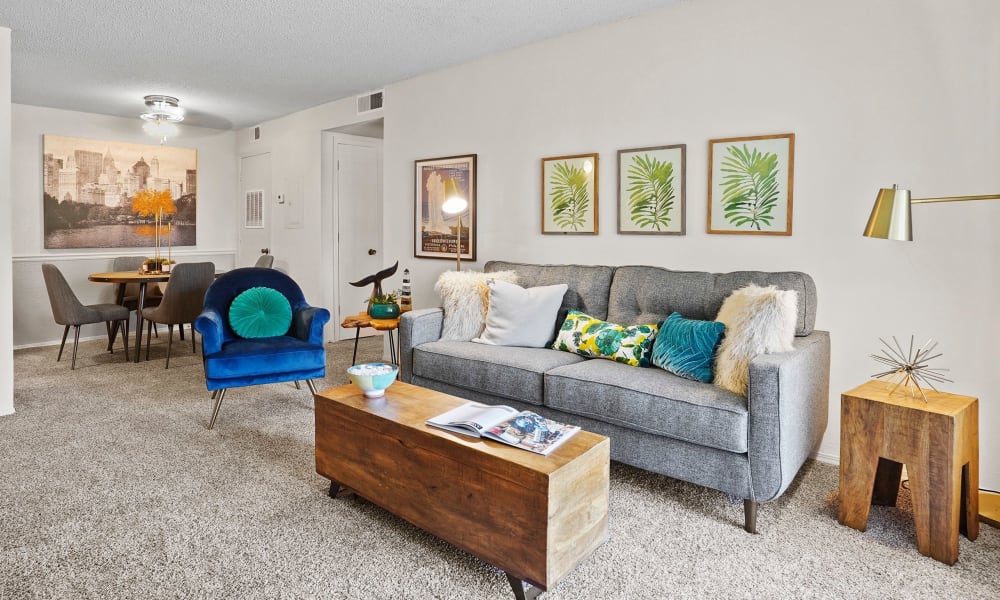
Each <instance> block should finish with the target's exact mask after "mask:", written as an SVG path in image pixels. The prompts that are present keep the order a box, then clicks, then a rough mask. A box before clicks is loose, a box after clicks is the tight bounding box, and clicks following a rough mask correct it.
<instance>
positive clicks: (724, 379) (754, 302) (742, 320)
mask: <svg viewBox="0 0 1000 600" xmlns="http://www.w3.org/2000/svg"><path fill="white" fill-rule="evenodd" d="M797 315H798V296H797V295H796V293H795V292H794V291H790V290H779V289H778V288H776V287H774V286H773V285H771V286H768V287H759V286H756V285H754V284H752V283H751V284H750V285H748V286H746V287H744V288H740V289H738V290H736V291H734V292H733V293H732V294H730V295H729V297H728V298H726V300H725V301H724V302H723V303H722V308H720V309H719V314H718V316H716V317H715V320H716V321H720V322H722V323H724V324H725V325H726V335H725V337H724V338H722V343H721V344H719V350H718V352H717V353H716V355H715V356H716V357H715V385H717V386H719V387H722V388H725V389H727V390H730V391H732V392H736V393H737V394H739V395H741V396H746V395H747V381H748V379H749V377H750V361H751V360H753V358H754V357H755V356H757V355H758V354H770V353H772V352H789V351H791V350H792V340H793V339H795V321H796V317H797Z"/></svg>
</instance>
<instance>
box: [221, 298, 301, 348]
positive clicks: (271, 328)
mask: <svg viewBox="0 0 1000 600" xmlns="http://www.w3.org/2000/svg"><path fill="white" fill-rule="evenodd" d="M291 324H292V305H291V304H289V303H288V298H285V295H284V294H282V293H281V292H279V291H278V290H274V289H271V288H268V287H253V288H250V289H249V290H246V291H245V292H243V293H242V294H240V295H239V296H236V298H234V299H233V303H232V304H230V305H229V326H230V327H232V328H233V331H234V332H236V335H238V336H240V337H244V338H265V337H274V336H276V335H285V334H286V333H288V327H289V326H290V325H291Z"/></svg>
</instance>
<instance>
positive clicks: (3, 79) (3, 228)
mask: <svg viewBox="0 0 1000 600" xmlns="http://www.w3.org/2000/svg"><path fill="white" fill-rule="evenodd" d="M10 126H11V118H10V29H7V28H6V27H0V323H10V322H11V321H12V320H13V317H12V314H13V284H12V280H11V233H12V231H13V225H11V219H10V217H11V206H10V205H11V201H10V198H11V196H10V191H11V190H10V175H11V165H10V137H11V135H10ZM12 412H14V334H13V332H12V331H11V328H10V327H0V415H6V414H10V413H12Z"/></svg>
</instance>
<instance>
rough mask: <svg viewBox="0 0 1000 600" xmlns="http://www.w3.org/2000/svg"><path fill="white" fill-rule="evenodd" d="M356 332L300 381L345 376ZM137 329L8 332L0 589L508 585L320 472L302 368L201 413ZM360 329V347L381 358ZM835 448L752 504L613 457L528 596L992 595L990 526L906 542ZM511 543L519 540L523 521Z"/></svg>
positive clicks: (194, 387)
mask: <svg viewBox="0 0 1000 600" xmlns="http://www.w3.org/2000/svg"><path fill="white" fill-rule="evenodd" d="M352 344H353V341H346V342H339V343H335V344H330V345H329V346H328V350H329V352H328V360H329V365H328V366H329V368H328V373H327V378H326V380H325V381H317V382H316V383H317V387H319V388H320V389H323V388H325V387H329V386H333V385H340V384H343V383H347V382H348V379H347V376H346V374H345V369H346V368H347V367H348V366H349V365H350V361H351V351H352V349H353V346H352ZM165 347H166V341H165V339H164V336H163V334H162V333H161V335H160V338H159V339H158V340H156V339H154V340H153V352H152V356H151V358H152V360H150V361H149V362H142V363H139V364H135V363H127V362H125V361H124V356H123V355H122V353H121V351H120V350H119V351H116V352H115V353H114V354H107V353H105V352H103V351H102V343H101V342H100V341H91V342H86V343H83V344H81V347H80V353H79V359H78V363H77V369H76V370H75V371H70V368H69V363H68V360H66V359H65V358H64V360H63V361H62V362H60V363H56V361H55V356H56V351H57V349H56V348H55V347H45V348H34V349H27V350H18V351H17V352H15V359H14V361H15V382H14V384H15V398H14V403H15V410H16V413H15V414H14V415H12V416H7V417H0V455H2V459H3V460H2V467H0V469H2V477H0V600H7V599H21V598H74V599H78V598H241V599H242V598H289V599H291V598H324V599H337V598H362V599H367V598H372V599H383V598H384V599H390V598H393V599H395V598H462V599H465V598H475V599H488V600H493V599H495V600H508V599H510V598H513V595H512V594H511V591H510V588H509V586H508V585H507V581H506V579H505V577H504V576H503V574H502V573H501V572H499V571H497V570H496V569H494V568H492V567H490V566H489V565H486V564H484V563H482V562H481V561H479V560H478V559H476V558H475V557H472V556H470V555H468V554H466V553H464V552H462V551H461V550H458V549H456V548H454V547H452V546H450V545H449V544H447V543H445V542H442V541H440V540H438V539H436V538H434V537H433V536H431V535H429V534H426V533H424V532H422V531H421V530H419V529H417V528H415V527H413V526H412V525H410V524H408V523H407V522H405V521H402V520H400V519H398V518H396V517H394V516H393V515H391V514H389V513H387V512H385V511H384V510H382V509H380V508H379V507H378V506H375V505H372V504H371V503H369V502H367V501H365V500H363V499H361V498H357V497H354V496H347V497H343V498H338V499H336V500H334V499H331V498H329V497H327V495H326V492H327V487H328V484H329V482H328V481H327V480H325V479H324V478H322V477H321V476H319V475H317V474H316V471H315V462H314V454H313V452H314V445H313V435H314V431H313V409H312V398H311V396H310V394H309V392H308V391H307V389H306V386H305V385H303V386H302V389H301V390H297V389H296V388H295V386H294V385H293V384H290V383H289V384H272V385H265V386H257V387H252V388H238V389H234V390H231V391H230V392H229V394H228V395H227V396H226V400H225V403H224V404H223V406H222V410H221V411H220V414H219V420H218V422H217V423H216V426H215V429H214V430H211V431H209V430H208V429H207V428H206V427H207V423H208V419H209V416H210V413H211V408H212V402H211V400H210V399H209V394H208V392H206V391H205V385H204V374H203V371H202V366H201V359H200V357H199V356H197V355H195V354H192V353H191V352H190V346H188V347H187V349H186V351H185V346H184V344H174V355H173V357H172V358H171V361H170V369H169V370H164V368H163V364H164V356H165ZM382 351H383V345H382V340H381V338H378V337H376V338H369V339H363V340H362V345H361V348H360V350H359V362H362V361H371V360H380V359H381V356H382ZM836 492H837V468H836V467H835V466H831V465H827V464H823V463H818V462H809V463H807V464H806V466H805V467H804V468H803V470H802V472H801V473H800V475H799V477H798V478H797V479H796V481H795V483H793V485H792V486H791V488H790V489H789V490H788V491H787V492H786V493H785V495H784V496H783V497H782V498H780V499H779V500H777V501H774V502H770V503H766V504H763V505H762V506H761V509H760V514H759V518H758V519H759V520H758V528H759V531H760V533H759V534H758V535H750V534H747V533H745V532H744V531H743V529H742V527H741V525H742V520H743V505H742V501H741V500H740V499H737V498H728V497H727V496H725V495H724V494H722V493H720V492H717V491H714V490H710V489H706V488H702V487H698V486H695V485H691V484H688V483H684V482H680V481H676V480H672V479H669V478H667V477H662V476H659V475H655V474H652V473H648V472H645V471H641V470H639V469H635V468H632V467H628V466H625V465H621V464H618V463H612V468H611V498H610V500H611V502H610V539H609V540H608V542H607V543H606V544H604V545H603V546H602V547H601V548H599V549H598V550H597V552H596V553H595V554H594V555H593V556H592V557H591V558H590V559H588V560H587V561H585V562H584V563H583V564H581V565H580V566H579V567H578V568H577V569H575V570H574V571H573V572H572V573H570V574H569V575H568V576H567V577H566V578H565V579H563V581H561V582H559V583H558V584H557V585H556V586H554V587H553V588H552V589H550V590H549V591H548V592H546V593H545V594H544V595H543V596H542V598H547V599H551V600H562V599H570V598H879V599H883V598H997V597H1000V570H998V569H1000V531H998V530H997V529H995V528H993V527H990V526H988V525H983V526H982V528H981V533H980V536H979V539H978V540H977V541H975V542H970V541H968V540H967V539H965V538H964V537H962V538H961V541H960V552H959V561H958V563H957V564H956V565H954V566H951V567H949V566H946V565H944V564H941V563H939V562H937V561H935V560H932V559H930V558H927V557H924V556H922V555H920V554H919V553H918V552H917V549H916V534H915V530H914V527H913V520H912V513H911V506H910V496H909V492H908V491H907V490H905V489H904V490H902V491H901V494H900V502H899V503H898V506H897V507H893V508H890V507H873V509H872V514H871V519H870V521H869V526H868V530H867V531H866V532H865V533H860V532H857V531H855V530H853V529H849V528H847V527H842V526H840V525H838V523H837V516H836V515H837V494H836ZM526 543H530V541H527V542H526Z"/></svg>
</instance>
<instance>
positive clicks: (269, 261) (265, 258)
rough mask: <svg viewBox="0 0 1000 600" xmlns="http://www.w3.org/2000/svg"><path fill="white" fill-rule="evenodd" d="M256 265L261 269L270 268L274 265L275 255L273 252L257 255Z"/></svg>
mask: <svg viewBox="0 0 1000 600" xmlns="http://www.w3.org/2000/svg"><path fill="white" fill-rule="evenodd" d="M254 266H255V267H257V268H259V269H270V268H271V267H273V266H274V255H272V254H261V255H260V256H258V257H257V262H256V264H254Z"/></svg>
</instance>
